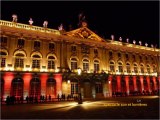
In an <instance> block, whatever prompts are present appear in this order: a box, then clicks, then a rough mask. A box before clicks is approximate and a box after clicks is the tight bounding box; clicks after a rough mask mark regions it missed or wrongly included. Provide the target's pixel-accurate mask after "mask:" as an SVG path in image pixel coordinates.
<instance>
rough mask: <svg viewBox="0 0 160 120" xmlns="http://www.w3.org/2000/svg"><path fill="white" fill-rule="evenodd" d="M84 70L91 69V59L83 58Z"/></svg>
mask: <svg viewBox="0 0 160 120" xmlns="http://www.w3.org/2000/svg"><path fill="white" fill-rule="evenodd" d="M83 70H84V71H88V70H89V60H87V59H84V60H83Z"/></svg>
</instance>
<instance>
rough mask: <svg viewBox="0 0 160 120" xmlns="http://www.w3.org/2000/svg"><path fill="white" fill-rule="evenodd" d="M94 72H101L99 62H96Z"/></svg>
mask: <svg viewBox="0 0 160 120" xmlns="http://www.w3.org/2000/svg"><path fill="white" fill-rule="evenodd" d="M94 71H95V72H98V71H99V61H98V60H94Z"/></svg>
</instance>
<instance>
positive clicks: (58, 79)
mask: <svg viewBox="0 0 160 120" xmlns="http://www.w3.org/2000/svg"><path fill="white" fill-rule="evenodd" d="M54 79H55V80H56V95H58V94H59V95H61V94H62V75H61V74H55V75H54Z"/></svg>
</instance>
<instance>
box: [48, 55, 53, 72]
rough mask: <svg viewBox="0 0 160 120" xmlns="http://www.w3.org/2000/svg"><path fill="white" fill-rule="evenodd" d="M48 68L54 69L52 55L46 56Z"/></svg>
mask: <svg viewBox="0 0 160 120" xmlns="http://www.w3.org/2000/svg"><path fill="white" fill-rule="evenodd" d="M48 69H55V57H54V56H49V57H48Z"/></svg>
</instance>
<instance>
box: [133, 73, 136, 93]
mask: <svg viewBox="0 0 160 120" xmlns="http://www.w3.org/2000/svg"><path fill="white" fill-rule="evenodd" d="M133 86H134V91H137V84H136V76H133Z"/></svg>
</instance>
